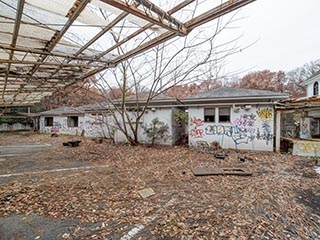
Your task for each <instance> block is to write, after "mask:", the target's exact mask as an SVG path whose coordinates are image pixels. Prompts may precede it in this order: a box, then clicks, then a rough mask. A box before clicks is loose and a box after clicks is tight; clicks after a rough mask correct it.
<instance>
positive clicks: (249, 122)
mask: <svg viewBox="0 0 320 240" xmlns="http://www.w3.org/2000/svg"><path fill="white" fill-rule="evenodd" d="M256 117H257V116H256V115H255V114H253V113H252V114H242V115H240V117H239V118H237V119H236V120H234V122H233V124H234V125H235V126H238V128H241V129H252V128H253V126H254V123H255V121H256Z"/></svg>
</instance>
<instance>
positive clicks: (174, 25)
mask: <svg viewBox="0 0 320 240" xmlns="http://www.w3.org/2000/svg"><path fill="white" fill-rule="evenodd" d="M100 1H102V2H105V3H107V4H109V5H111V6H114V7H116V8H119V9H121V10H123V11H126V12H128V13H131V14H132V15H135V16H137V17H139V18H142V19H144V20H146V21H148V22H151V23H154V24H156V25H158V26H160V27H163V28H165V29H167V30H169V31H172V32H175V33H176V34H177V35H179V36H185V35H186V34H187V28H186V26H185V25H184V24H183V23H181V22H180V21H179V20H177V19H175V18H174V17H172V16H171V15H170V14H168V13H167V12H166V11H164V10H162V9H161V8H159V7H158V6H156V5H155V4H153V3H151V2H149V1H148V0H134V1H135V2H137V3H140V4H142V5H143V8H144V9H145V11H144V10H141V9H139V8H138V7H135V6H132V5H131V6H130V5H129V4H127V3H126V2H124V1H121V0H100ZM150 13H151V14H150ZM155 15H156V16H155Z"/></svg>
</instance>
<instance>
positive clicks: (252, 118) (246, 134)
mask: <svg viewBox="0 0 320 240" xmlns="http://www.w3.org/2000/svg"><path fill="white" fill-rule="evenodd" d="M272 116H273V111H272V109H269V108H261V109H258V110H257V111H256V113H249V114H248V113H246V114H241V115H240V116H239V117H238V118H236V119H235V120H234V121H233V122H232V124H231V125H224V124H206V125H205V124H204V121H203V120H201V119H199V118H196V117H193V118H191V119H190V126H191V129H190V136H191V137H193V138H198V139H199V138H200V139H201V138H203V137H205V136H213V135H215V136H219V137H221V138H220V144H221V146H223V144H224V140H225V138H231V139H232V142H233V143H234V146H235V148H236V149H237V148H238V145H240V144H252V147H253V144H254V141H255V140H256V141H265V143H266V145H270V144H271V143H272V141H273V137H274V134H273V127H272ZM258 121H259V124H258V125H256V122H258ZM201 127H202V128H201ZM203 127H204V128H203Z"/></svg>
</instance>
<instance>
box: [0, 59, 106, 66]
mask: <svg viewBox="0 0 320 240" xmlns="http://www.w3.org/2000/svg"><path fill="white" fill-rule="evenodd" d="M1 63H8V64H16V65H17V64H30V65H47V66H62V67H81V68H91V66H90V65H87V64H70V63H55V62H37V61H26V60H23V61H20V60H9V59H0V64H1ZM100 66H101V67H102V65H100ZM103 66H104V65H103ZM94 67H99V66H94Z"/></svg>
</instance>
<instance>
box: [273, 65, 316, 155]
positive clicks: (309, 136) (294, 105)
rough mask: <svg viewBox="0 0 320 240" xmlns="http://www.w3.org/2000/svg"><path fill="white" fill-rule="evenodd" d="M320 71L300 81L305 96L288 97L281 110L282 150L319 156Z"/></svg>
mask: <svg viewBox="0 0 320 240" xmlns="http://www.w3.org/2000/svg"><path fill="white" fill-rule="evenodd" d="M319 83H320V71H318V72H316V73H315V74H313V75H312V76H311V77H310V78H308V79H307V80H305V81H304V82H303V83H302V86H304V87H305V89H306V93H307V96H306V97H302V98H297V99H290V100H287V101H286V102H285V105H284V106H283V107H279V109H281V112H282V115H283V117H282V119H283V120H282V124H281V125H282V126H281V130H282V134H281V136H282V142H283V143H282V144H283V148H284V151H292V152H293V154H295V155H300V156H313V157H318V156H320V141H319V136H320V129H319V126H320V125H319V121H320V95H319Z"/></svg>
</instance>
